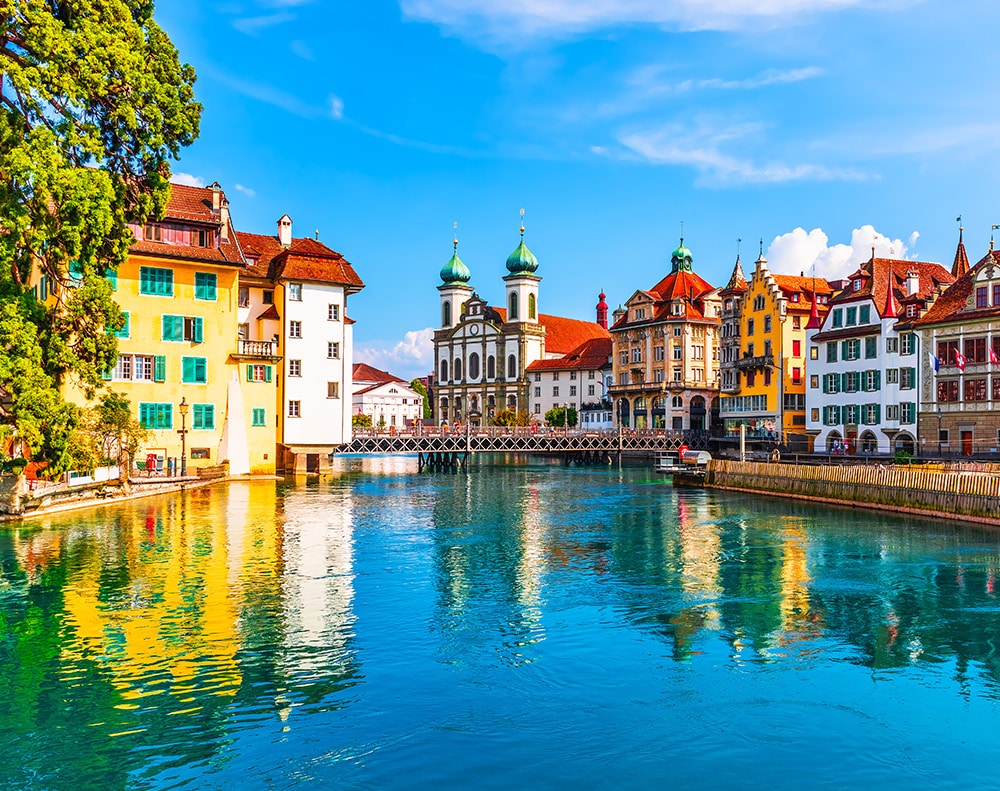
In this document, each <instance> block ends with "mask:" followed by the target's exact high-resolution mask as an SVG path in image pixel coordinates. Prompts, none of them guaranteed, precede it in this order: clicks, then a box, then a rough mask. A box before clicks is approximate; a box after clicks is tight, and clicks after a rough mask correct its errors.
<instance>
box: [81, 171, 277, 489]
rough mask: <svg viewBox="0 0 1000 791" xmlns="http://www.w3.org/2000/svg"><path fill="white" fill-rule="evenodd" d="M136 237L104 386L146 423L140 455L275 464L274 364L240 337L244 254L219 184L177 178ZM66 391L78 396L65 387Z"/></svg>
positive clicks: (242, 467)
mask: <svg viewBox="0 0 1000 791" xmlns="http://www.w3.org/2000/svg"><path fill="white" fill-rule="evenodd" d="M131 229H132V233H133V234H134V235H135V238H136V241H135V243H134V244H133V245H132V248H131V251H130V254H129V258H128V260H127V261H126V262H125V263H124V264H122V266H121V267H120V268H119V270H118V275H117V283H116V287H115V294H114V298H115V301H116V302H117V303H118V304H119V306H120V307H121V309H122V311H123V312H124V313H125V314H126V319H127V321H126V323H125V326H124V327H123V328H122V330H121V331H120V332H119V333H118V349H119V357H118V362H117V365H116V366H115V367H114V369H113V370H112V371H110V372H109V373H108V374H107V375H106V377H105V378H106V379H107V380H108V381H107V386H108V387H109V388H110V389H112V390H114V391H116V392H119V393H121V394H122V395H124V396H125V397H126V398H128V399H129V401H130V402H131V404H132V408H133V411H134V414H135V415H136V417H137V418H138V419H139V421H140V422H141V423H142V424H143V425H144V426H145V427H146V428H147V429H149V431H150V434H149V439H148V441H147V443H146V447H145V448H143V449H142V450H141V451H140V453H139V455H138V457H137V460H138V461H140V462H145V461H146V460H147V458H148V457H150V456H155V457H156V459H157V466H158V468H159V469H161V470H162V469H171V468H174V469H176V470H177V471H178V472H179V471H180V469H181V468H182V467H183V468H185V469H186V470H187V471H188V472H190V471H191V470H192V468H197V467H203V466H211V465H218V464H221V463H222V462H228V463H229V465H230V473H231V474H234V475H236V474H246V473H261V474H265V473H273V472H274V470H275V463H274V462H275V458H274V453H275V414H274V412H275V405H276V389H275V387H276V385H275V383H276V381H277V376H276V372H275V364H276V363H277V362H278V361H279V360H280V358H278V357H276V356H274V355H273V354H271V355H267V356H265V357H261V356H260V355H259V354H254V353H253V350H247V349H244V348H242V347H240V345H239V344H238V327H237V325H238V319H237V310H238V295H239V291H238V289H239V284H238V277H239V274H240V272H241V271H242V270H243V269H244V268H245V266H246V261H245V259H244V256H243V253H242V250H241V249H240V246H239V243H238V240H237V238H236V235H235V233H234V231H233V226H232V223H231V220H230V216H229V204H228V201H227V200H226V197H225V194H224V193H223V191H222V189H221V188H220V187H219V185H218V184H213V185H212V186H211V187H204V188H198V187H187V186H182V185H177V184H175V185H173V186H172V193H171V198H170V202H169V204H168V206H167V209H166V214H165V216H164V217H163V219H162V220H160V221H155V222H149V223H147V224H146V225H145V226H138V225H133V226H131ZM66 396H67V398H69V399H70V400H72V401H75V402H76V403H80V404H85V403H86V400H85V398H84V396H83V394H82V393H80V392H79V391H78V390H76V389H75V388H72V387H70V388H68V392H67V393H66Z"/></svg>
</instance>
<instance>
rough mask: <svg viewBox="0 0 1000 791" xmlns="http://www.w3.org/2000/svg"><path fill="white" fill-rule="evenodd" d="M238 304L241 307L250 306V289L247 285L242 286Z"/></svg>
mask: <svg viewBox="0 0 1000 791" xmlns="http://www.w3.org/2000/svg"><path fill="white" fill-rule="evenodd" d="M237 304H238V305H239V306H240V307H241V308H248V307H250V289H249V288H247V287H246V286H240V291H239V300H238V302H237Z"/></svg>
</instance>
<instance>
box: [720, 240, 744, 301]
mask: <svg viewBox="0 0 1000 791" xmlns="http://www.w3.org/2000/svg"><path fill="white" fill-rule="evenodd" d="M739 241H742V240H739ZM746 287H747V278H746V275H744V274H743V265H742V264H741V263H740V254H739V252H737V253H736V266H734V267H733V273H732V274H731V275H730V276H729V282H728V283H726V287H725V288H724V289H723V291H743V290H745V289H746Z"/></svg>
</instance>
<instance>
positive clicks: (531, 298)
mask: <svg viewBox="0 0 1000 791" xmlns="http://www.w3.org/2000/svg"><path fill="white" fill-rule="evenodd" d="M536 302H537V299H536V298H535V295H534V294H528V318H529V319H533V318H535V303H536Z"/></svg>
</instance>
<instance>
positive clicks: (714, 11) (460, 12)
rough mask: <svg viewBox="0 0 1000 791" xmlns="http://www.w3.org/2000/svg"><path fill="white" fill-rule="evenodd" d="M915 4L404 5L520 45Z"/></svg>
mask: <svg viewBox="0 0 1000 791" xmlns="http://www.w3.org/2000/svg"><path fill="white" fill-rule="evenodd" d="M914 2H916V0H506V2H503V3H498V2H496V0H401V2H400V6H401V8H402V10H403V14H404V16H406V17H409V18H411V19H416V20H421V21H425V22H433V23H435V24H438V25H441V26H443V27H445V28H448V29H450V30H453V31H456V32H458V33H460V34H468V35H470V36H472V37H475V38H480V37H483V36H484V35H485V37H486V38H488V39H495V40H506V41H508V42H516V41H517V40H518V39H522V40H523V39H524V38H526V37H539V36H556V37H558V36H565V35H568V34H579V33H584V32H587V31H593V30H600V29H606V28H610V27H620V26H636V25H653V26H657V27H664V28H667V29H671V30H738V29H742V28H745V27H747V26H751V25H752V26H755V27H756V28H758V29H759V28H761V27H765V26H772V27H775V26H779V25H791V24H796V23H798V22H799V21H800V20H801V19H802V18H803V17H805V16H815V15H817V14H819V13H822V12H827V11H836V10H840V9H847V8H851V7H863V8H869V9H870V8H872V7H873V6H875V7H883V8H891V7H901V6H905V5H912V4H913V3H914Z"/></svg>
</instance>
